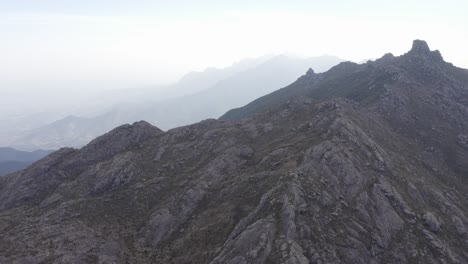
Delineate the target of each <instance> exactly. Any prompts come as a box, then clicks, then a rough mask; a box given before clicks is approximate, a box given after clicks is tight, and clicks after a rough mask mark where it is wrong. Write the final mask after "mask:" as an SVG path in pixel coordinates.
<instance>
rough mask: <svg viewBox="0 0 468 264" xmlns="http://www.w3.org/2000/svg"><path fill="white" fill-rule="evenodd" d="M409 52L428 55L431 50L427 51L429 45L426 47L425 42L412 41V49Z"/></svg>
mask: <svg viewBox="0 0 468 264" xmlns="http://www.w3.org/2000/svg"><path fill="white" fill-rule="evenodd" d="M410 52H411V53H419V54H428V53H431V50H430V49H429V45H427V43H426V41H424V40H419V39H416V40H414V41H413V47H412V48H411V50H410Z"/></svg>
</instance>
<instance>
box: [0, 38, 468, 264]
mask: <svg viewBox="0 0 468 264" xmlns="http://www.w3.org/2000/svg"><path fill="white" fill-rule="evenodd" d="M467 113H468V71H467V70H464V69H460V68H457V67H455V66H453V65H451V64H449V63H446V62H445V61H444V60H443V59H442V56H441V55H440V53H439V52H437V51H430V50H429V47H428V46H427V44H426V43H425V42H423V41H415V42H414V44H413V48H412V49H411V50H410V51H409V52H408V53H406V54H404V55H402V56H399V57H394V56H392V55H390V54H388V55H385V56H384V57H382V58H381V59H378V60H376V61H373V62H368V63H366V64H364V65H358V64H353V63H349V62H346V63H342V64H339V65H337V66H335V67H333V68H332V69H330V70H329V71H328V72H325V73H321V74H316V73H314V72H313V71H308V73H307V74H306V75H304V76H302V77H301V78H299V79H298V80H297V81H296V82H294V83H293V84H291V85H290V86H288V87H286V88H284V89H282V90H279V91H277V92H274V93H272V94H270V95H268V96H265V97H262V98H261V99H258V100H256V101H254V102H252V103H251V104H248V105H247V106H246V107H244V108H241V109H238V110H236V111H232V112H230V114H229V115H226V116H225V117H224V120H214V119H209V120H205V121H202V122H199V123H196V124H193V125H189V126H184V127H179V128H175V129H171V130H169V131H167V132H162V131H161V130H160V129H158V128H156V127H153V126H151V125H150V124H148V123H146V122H138V123H134V124H133V125H124V126H121V127H118V128H116V129H114V130H113V131H111V132H109V133H107V134H105V135H103V136H101V137H98V138H97V139H95V140H93V141H92V142H91V143H90V144H88V145H87V146H85V147H83V148H81V149H72V148H64V149H61V150H59V151H57V152H54V153H52V154H51V155H49V156H47V157H46V158H44V159H42V160H40V161H38V162H36V163H35V164H34V165H32V166H30V167H28V168H27V169H25V170H23V171H21V172H17V173H15V174H10V175H8V176H6V177H2V178H0V233H1V234H2V236H0V262H2V263H41V262H42V263H213V264H217V263H467V262H468V253H467V251H466V248H467V246H468V231H467V230H468V199H467V198H468V178H467V175H468V174H467V173H468V122H467V121H466V120H467V119H466V117H467ZM228 119H230V120H228ZM234 119H235V120H234Z"/></svg>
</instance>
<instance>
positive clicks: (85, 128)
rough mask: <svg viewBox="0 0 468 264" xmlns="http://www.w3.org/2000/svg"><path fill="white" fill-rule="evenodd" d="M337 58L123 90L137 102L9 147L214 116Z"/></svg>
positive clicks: (271, 61) (275, 60)
mask: <svg viewBox="0 0 468 264" xmlns="http://www.w3.org/2000/svg"><path fill="white" fill-rule="evenodd" d="M341 61H342V60H341V59H339V58H337V57H333V56H321V57H315V58H306V59H302V58H300V59H299V58H291V57H288V56H284V55H280V56H275V57H272V58H268V59H267V58H261V59H256V60H253V61H244V62H242V63H239V64H235V65H233V66H231V67H228V68H226V69H223V70H217V69H211V70H207V71H205V72H202V73H192V74H189V75H187V76H185V77H184V78H183V79H182V80H180V81H179V82H178V83H177V84H176V85H174V86H171V87H170V88H168V89H166V90H165V92H162V93H161V92H160V93H151V92H149V91H147V92H146V94H145V93H143V94H142V95H133V92H131V91H126V93H127V94H128V95H127V96H128V97H131V98H133V97H136V98H139V99H140V100H136V101H133V102H128V103H126V104H123V103H121V104H117V105H116V106H115V107H113V108H112V109H111V110H109V111H106V112H105V113H103V114H100V115H97V116H94V117H91V118H86V117H77V116H68V117H66V118H63V119H60V120H58V121H56V122H53V123H51V124H48V125H45V126H42V127H39V128H37V129H34V130H31V131H29V132H27V133H25V134H23V135H22V136H20V137H19V138H17V139H16V140H15V141H14V142H12V143H11V146H14V147H16V148H20V149H27V150H29V149H37V148H47V149H58V148H60V147H81V146H84V145H85V144H87V143H88V142H89V141H91V140H92V139H93V138H95V137H96V136H98V135H101V134H103V133H105V132H107V131H109V130H110V129H112V128H114V127H116V126H118V125H120V124H123V123H132V122H135V121H137V120H142V119H144V120H146V121H148V122H150V123H152V124H156V125H157V126H158V127H160V128H161V129H164V130H166V129H170V128H174V127H177V126H181V125H187V124H192V123H195V122H198V121H201V120H203V119H206V118H218V117H219V116H221V115H222V114H223V113H225V112H226V111H228V110H229V109H231V108H234V107H238V106H241V105H244V104H246V103H248V102H250V101H252V100H254V99H255V98H258V97H259V96H262V95H265V94H268V93H270V92H272V91H274V90H276V89H278V88H280V87H284V86H285V85H288V84H290V83H291V82H293V81H294V80H296V79H297V77H298V76H300V75H301V74H302V73H303V72H304V71H305V70H306V69H308V67H311V66H312V67H314V68H317V69H318V70H321V71H325V70H328V69H329V68H331V67H332V66H334V65H336V64H338V63H339V62H341ZM163 98H165V99H164V100H163ZM168 98H170V99H168Z"/></svg>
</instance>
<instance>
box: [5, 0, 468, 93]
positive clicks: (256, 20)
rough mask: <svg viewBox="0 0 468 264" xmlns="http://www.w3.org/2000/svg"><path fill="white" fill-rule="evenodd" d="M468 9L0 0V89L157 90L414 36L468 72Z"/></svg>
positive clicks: (332, 2)
mask: <svg viewBox="0 0 468 264" xmlns="http://www.w3.org/2000/svg"><path fill="white" fill-rule="evenodd" d="M384 2H385V3H384ZM467 11H468V1H466V0H463V1H462V0H460V1H456V0H445V1H440V0H438V1H434V0H425V1H411V0H404V1H403V0H394V1H375V0H373V1H370V0H369V1H344V0H341V1H340V0H328V1H312V0H304V1H293V0H289V1H251V0H250V1H246V0H237V1H229V2H228V1H220V0H218V1H207V0H198V1H182V0H171V1H168V0H166V1H156V0H155V1H149V0H138V1H130V0H40V1H39V0H0V35H1V41H0V89H5V88H7V87H9V86H15V85H19V84H21V85H23V86H27V87H30V88H34V87H35V85H34V84H36V83H41V84H45V85H47V84H48V83H49V82H56V83H60V84H64V83H67V82H70V83H73V82H71V81H78V80H79V81H80V82H85V83H86V82H89V83H93V82H95V83H100V84H102V87H105V86H106V85H108V86H109V85H110V86H112V84H113V83H114V84H116V87H117V86H118V85H127V84H129V85H147V84H157V83H165V82H171V81H174V80H176V79H177V78H179V77H180V76H181V75H182V74H184V73H186V72H187V71H191V70H203V69H204V68H206V67H209V66H216V67H223V66H227V65H230V64H232V63H233V62H235V61H238V60H240V59H242V58H246V57H257V56H261V55H264V54H272V53H273V54H276V53H293V54H299V55H306V56H317V55H323V54H330V55H336V56H339V57H342V58H345V59H349V60H354V61H361V60H363V59H366V58H377V57H380V56H381V55H383V54H384V53H386V52H392V53H394V54H395V55H398V54H401V53H403V52H405V51H407V50H408V49H409V48H410V46H411V42H412V40H413V39H416V38H419V39H425V40H427V41H428V43H429V45H430V46H431V48H432V49H439V50H440V51H441V52H442V54H443V55H444V57H445V59H446V60H447V61H450V62H453V63H454V64H455V65H457V66H462V67H465V68H468V49H467V47H468V30H467V28H466V27H467V25H468V16H467V15H466V12H467ZM105 88H109V87H105Z"/></svg>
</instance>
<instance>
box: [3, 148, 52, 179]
mask: <svg viewBox="0 0 468 264" xmlns="http://www.w3.org/2000/svg"><path fill="white" fill-rule="evenodd" d="M51 152H52V151H50V150H36V151H33V152H26V151H19V150H16V149H12V148H0V176H2V175H5V174H7V173H11V172H14V171H17V170H20V169H23V168H25V167H26V166H28V165H30V164H31V163H33V162H34V161H37V160H39V159H41V158H43V157H45V156H47V155H48V154H50V153H51Z"/></svg>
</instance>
